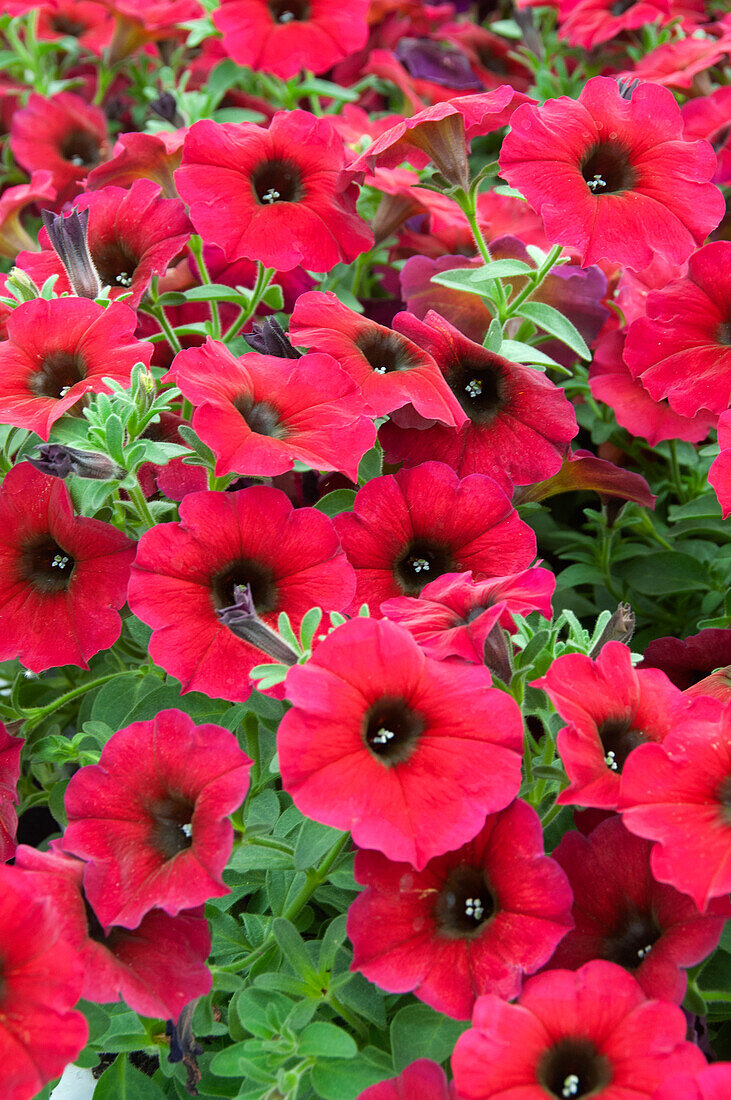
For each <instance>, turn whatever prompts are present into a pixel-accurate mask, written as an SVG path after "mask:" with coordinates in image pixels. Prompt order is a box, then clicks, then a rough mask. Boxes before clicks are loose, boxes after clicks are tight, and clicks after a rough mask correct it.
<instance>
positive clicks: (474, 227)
mask: <svg viewBox="0 0 731 1100" xmlns="http://www.w3.org/2000/svg"><path fill="white" fill-rule="evenodd" d="M455 199H456V200H457V202H458V203H459V205H460V207H461V208H462V212H463V213H464V216H465V217H466V218H467V221H468V222H469V226H470V229H471V231H472V236H473V237H474V241H475V245H476V246H477V250H478V252H479V253H480V255H481V256H482V259H483V261H484V262H485V263H486V264H489V263H492V255H491V253H490V248H489V246H488V243H487V241H486V240H485V237H484V235H483V232H482V230H481V229H480V226H479V223H478V221H477V191H476V189H475V188H474V186H473V187H471V188H470V189H469V191H467V192H464V191H462V190H461V189H460V190H458V191H457V193H456V195H455ZM488 285H489V287H490V291H491V293H490V297H493V298H494V299H495V302H496V305H497V307H498V314H499V318H500V320H501V321H502V319H503V314H504V313H505V308H506V300H505V291H504V290H503V284H502V283H501V282H500V280H499V279H494V280H493V281H492V282H491V283H489V284H488Z"/></svg>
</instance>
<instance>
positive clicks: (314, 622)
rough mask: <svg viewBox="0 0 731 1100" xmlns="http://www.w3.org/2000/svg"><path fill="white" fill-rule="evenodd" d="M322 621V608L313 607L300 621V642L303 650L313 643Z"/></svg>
mask: <svg viewBox="0 0 731 1100" xmlns="http://www.w3.org/2000/svg"><path fill="white" fill-rule="evenodd" d="M321 622H322V608H321V607H311V608H310V610H309V611H308V612H307V614H306V615H305V616H304V618H303V619H302V622H301V623H300V644H301V645H302V650H303V652H304V651H305V650H308V649H309V648H310V646H311V645H312V639H313V638H314V637H315V634H316V632H317V628H318V627H319V625H320V623H321Z"/></svg>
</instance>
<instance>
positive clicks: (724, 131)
mask: <svg viewBox="0 0 731 1100" xmlns="http://www.w3.org/2000/svg"><path fill="white" fill-rule="evenodd" d="M730 136H731V123H729V125H728V126H722V127H721V129H720V130H719V131H718V133H716V134H714V135H713V136H712V137H711V139H710V142H711V145H712V146H713V151H714V153H720V152H721V150H722V149H723V147H724V145H725V144H726V142H727V141H728V139H729V137H730Z"/></svg>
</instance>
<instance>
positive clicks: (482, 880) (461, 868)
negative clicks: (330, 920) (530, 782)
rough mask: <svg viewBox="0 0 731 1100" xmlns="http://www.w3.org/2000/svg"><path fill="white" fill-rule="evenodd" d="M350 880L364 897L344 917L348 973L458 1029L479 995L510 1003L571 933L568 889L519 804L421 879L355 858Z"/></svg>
mask: <svg viewBox="0 0 731 1100" xmlns="http://www.w3.org/2000/svg"><path fill="white" fill-rule="evenodd" d="M355 879H356V882H359V883H361V884H362V885H365V887H366V889H365V891H364V892H363V893H362V894H359V895H358V897H357V898H356V899H355V901H354V902H353V903H352V904H351V906H350V909H349V910H348V925H347V930H348V937H349V939H350V940H351V942H352V944H353V948H354V954H353V964H352V966H351V969H352V970H359V971H360V972H361V973H362V974H364V975H365V976H366V978H368V980H369V981H371V982H375V984H376V985H378V986H380V987H381V989H386V990H388V992H389V993H409V992H414V993H415V994H416V996H417V997H419V999H420V1000H422V1001H426V1003H427V1004H429V1005H431V1006H432V1008H435V1009H436V1010H437V1011H438V1012H445V1013H446V1014H447V1015H448V1016H454V1017H456V1018H457V1019H460V1020H466V1019H469V1017H470V1016H471V1015H472V1009H473V1007H474V1004H475V1000H476V998H477V997H479V996H480V995H481V994H483V993H488V992H489V993H495V994H496V995H497V996H499V997H505V998H506V999H508V1000H509V999H511V998H512V997H515V996H517V994H518V993H519V992H520V987H521V983H522V978H523V974H524V973H525V974H532V973H533V972H534V971H536V970H538V968H539V967H540V966H542V965H543V963H545V962H546V961H547V960H548V959H549V958H550V957H551V955H552V954H553V951H554V950H555V948H556V944H557V943H558V942H559V941H560V940H561V939H562V937H563V936H565V935H566V932H567V930H568V929H569V928H571V926H572V924H573V921H572V919H571V915H570V912H571V891H570V889H569V885H568V882H567V881H566V877H565V875H564V874H562V873H561V871H560V870H559V868H558V867H557V865H556V864H555V863H554V862H553V860H551V859H549V858H548V857H547V856H545V855H544V854H543V833H542V831H541V822H540V818H539V817H538V815H537V814H536V812H535V810H533V809H531V807H530V806H528V804H527V803H525V802H520V801H516V802H513V803H511V805H510V806H508V807H507V809H505V810H502V811H501V812H500V813H497V814H490V815H489V816H488V818H487V821H486V823H485V825H484V827H483V829H482V830H481V832H479V833H478V834H477V836H476V837H475V838H474V840H471V841H470V842H469V843H468V844H464V845H463V846H462V847H461V848H459V849H457V851H453V852H452V851H450V852H447V853H446V855H442V856H438V857H437V858H436V859H432V860H431V861H430V862H429V863H428V864H427V865H426V867H425V868H424V869H423V871H420V872H415V871H413V870H412V868H411V867H409V866H408V864H404V863H392V862H391V861H390V860H388V859H386V858H385V856H382V855H380V854H379V853H378V852H364V851H360V852H358V854H357V855H356V857H355Z"/></svg>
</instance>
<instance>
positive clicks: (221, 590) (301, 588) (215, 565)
mask: <svg viewBox="0 0 731 1100" xmlns="http://www.w3.org/2000/svg"><path fill="white" fill-rule="evenodd" d="M354 583H355V582H354V578H353V570H352V569H351V567H350V565H349V564H348V562H347V560H346V558H345V555H344V554H343V552H342V550H341V548H340V542H339V540H338V536H337V534H336V533H335V530H334V528H333V524H332V520H330V519H329V518H328V517H327V516H325V515H323V514H322V512H318V511H317V510H316V509H315V508H298V509H297V510H295V509H294V508H293V507H292V505H291V503H290V502H289V500H288V499H287V497H286V496H285V495H284V493H282V492H280V491H279V490H278V489H273V488H271V487H269V486H264V485H256V486H252V487H251V488H248V489H241V490H238V491H236V492H229V493H213V492H202V493H189V494H188V495H187V496H186V497H185V499H184V500H183V501H182V503H181V505H180V523H162V524H158V525H157V526H156V527H153V528H152V529H151V530H150V531H147V532H146V533H145V534H144V535H143V536H142V539H141V540H140V543H139V546H138V550H137V559H136V561H135V563H134V565H133V567H132V576H131V578H130V584H129V594H128V599H129V604H130V607H131V609H132V611H133V612H134V614H135V615H137V616H138V617H139V618H140V619H142V621H143V622H145V623H147V624H148V625H149V626H151V627H153V629H154V632H153V635H152V639H151V641H150V654H151V655H152V658H153V660H154V661H156V663H157V664H159V665H160V666H161V667H162V668H164V669H165V670H166V671H168V672H170V673H171V674H172V675H173V676H177V677H178V679H179V680H180V681H181V682H182V689H183V691H184V692H186V691H203V692H205V693H206V694H207V695H210V696H212V697H213V698H221V699H230V700H231V701H232V702H239V701H244V700H246V699H248V697H249V695H250V693H251V688H252V684H251V681H250V679H249V675H248V674H249V672H250V670H251V669H252V668H253V667H254V665H257V664H260V663H261V662H262V658H263V654H262V652H261V651H260V650H258V649H255V648H254V647H253V646H251V645H249V644H248V643H247V642H244V641H242V640H241V639H240V638H238V637H236V635H235V634H234V633H233V631H231V630H229V629H228V627H226V626H223V624H222V623H220V622H219V620H218V618H217V616H216V610H217V609H221V608H224V607H229V606H231V605H232V604H234V603H235V600H234V588H235V587H236V586H237V585H246V584H250V585H251V589H252V594H253V597H254V604H255V607H256V611H257V613H258V615H259V616H260V617H261V618H262V619H263V620H264V621H265V622H266V623H267V624H268V625H270V626H272V627H274V628H275V629H276V626H277V619H278V616H279V614H280V613H281V612H282V611H286V613H287V614H288V615H289V617H290V619H291V621H292V623H293V625H294V626H295V629H297V628H298V627H299V624H300V622H301V621H302V617H303V616H304V615H305V613H306V612H307V611H309V610H310V608H311V607H314V606H315V605H318V606H321V607H323V608H325V609H326V610H341V609H342V608H343V607H344V606H346V605H347V604H348V603H349V602H350V600H351V599H352V595H353V589H354Z"/></svg>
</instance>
